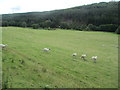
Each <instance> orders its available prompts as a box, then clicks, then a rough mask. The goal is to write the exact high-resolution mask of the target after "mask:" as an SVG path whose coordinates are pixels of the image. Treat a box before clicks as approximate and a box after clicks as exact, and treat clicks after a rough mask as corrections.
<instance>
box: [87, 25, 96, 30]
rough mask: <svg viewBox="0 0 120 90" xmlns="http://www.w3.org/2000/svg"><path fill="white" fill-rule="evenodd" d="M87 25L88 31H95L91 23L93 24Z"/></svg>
mask: <svg viewBox="0 0 120 90" xmlns="http://www.w3.org/2000/svg"><path fill="white" fill-rule="evenodd" d="M88 27H89V31H95V30H96V26H95V25H93V24H89V25H88Z"/></svg>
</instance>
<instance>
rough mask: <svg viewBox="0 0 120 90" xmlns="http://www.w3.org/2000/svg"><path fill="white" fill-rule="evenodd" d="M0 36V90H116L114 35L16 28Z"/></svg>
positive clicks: (6, 29)
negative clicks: (0, 45)
mask: <svg viewBox="0 0 120 90" xmlns="http://www.w3.org/2000/svg"><path fill="white" fill-rule="evenodd" d="M2 33H3V35H2V36H3V37H2V39H3V40H2V42H3V44H7V45H8V47H6V48H3V50H2V69H3V73H2V74H3V77H2V81H3V82H2V85H3V88H117V87H118V51H117V50H118V35H116V34H113V33H108V32H92V31H91V32H84V31H72V30H61V29H57V30H55V31H53V30H42V29H41V30H35V29H30V28H18V27H3V30H2ZM45 47H47V48H50V49H51V51H50V52H44V51H42V49H43V48H45ZM74 52H76V53H77V54H78V55H77V56H76V57H73V56H72V53H74ZM82 54H87V57H86V60H82V59H81V58H80V56H81V55H82ZM92 56H98V59H97V62H96V63H94V62H93V60H92V59H91V57H92Z"/></svg>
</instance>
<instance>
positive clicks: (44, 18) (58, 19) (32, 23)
mask: <svg viewBox="0 0 120 90" xmlns="http://www.w3.org/2000/svg"><path fill="white" fill-rule="evenodd" d="M118 3H119V2H101V3H94V4H90V5H83V6H77V7H73V8H68V9H62V10H54V11H45V12H28V13H15V14H3V15H2V17H3V26H20V27H33V28H64V29H76V30H81V31H82V30H94V31H110V32H115V30H116V29H117V27H118V24H119V22H118ZM91 25H92V26H91Z"/></svg>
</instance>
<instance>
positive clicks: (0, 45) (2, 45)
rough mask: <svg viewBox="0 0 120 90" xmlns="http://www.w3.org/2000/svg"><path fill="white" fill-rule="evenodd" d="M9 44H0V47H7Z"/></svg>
mask: <svg viewBox="0 0 120 90" xmlns="http://www.w3.org/2000/svg"><path fill="white" fill-rule="evenodd" d="M7 46H8V45H7V44H6V45H4V44H0V47H2V48H5V47H7Z"/></svg>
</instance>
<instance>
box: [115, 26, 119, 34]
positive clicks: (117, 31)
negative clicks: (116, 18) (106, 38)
mask: <svg viewBox="0 0 120 90" xmlns="http://www.w3.org/2000/svg"><path fill="white" fill-rule="evenodd" d="M115 33H117V34H120V26H119V27H118V28H117V30H116V31H115Z"/></svg>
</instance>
